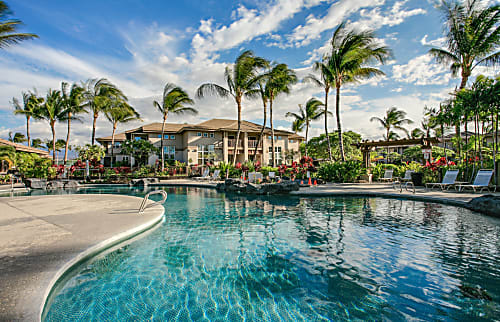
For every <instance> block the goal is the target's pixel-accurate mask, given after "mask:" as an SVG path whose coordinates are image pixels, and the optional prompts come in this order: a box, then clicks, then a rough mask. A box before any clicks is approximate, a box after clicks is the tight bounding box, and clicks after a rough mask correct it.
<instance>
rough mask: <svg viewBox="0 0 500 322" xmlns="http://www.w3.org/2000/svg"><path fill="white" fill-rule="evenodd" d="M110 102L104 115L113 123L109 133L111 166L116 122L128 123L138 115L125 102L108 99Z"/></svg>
mask: <svg viewBox="0 0 500 322" xmlns="http://www.w3.org/2000/svg"><path fill="white" fill-rule="evenodd" d="M110 104H114V105H113V106H110V107H108V108H107V109H106V110H105V112H104V115H105V116H106V118H107V119H108V121H110V122H111V124H113V133H112V134H111V166H113V157H114V145H115V132H116V127H117V126H118V123H128V122H132V121H135V120H139V119H140V115H139V113H137V111H136V110H135V109H134V108H133V107H132V106H130V105H128V103H127V102H123V101H122V102H116V101H110ZM162 137H163V135H162Z"/></svg>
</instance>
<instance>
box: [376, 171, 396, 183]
mask: <svg viewBox="0 0 500 322" xmlns="http://www.w3.org/2000/svg"><path fill="white" fill-rule="evenodd" d="M393 173H394V170H385V172H384V177H383V178H379V180H380V181H384V182H390V181H392V180H393V179H392V174H393Z"/></svg>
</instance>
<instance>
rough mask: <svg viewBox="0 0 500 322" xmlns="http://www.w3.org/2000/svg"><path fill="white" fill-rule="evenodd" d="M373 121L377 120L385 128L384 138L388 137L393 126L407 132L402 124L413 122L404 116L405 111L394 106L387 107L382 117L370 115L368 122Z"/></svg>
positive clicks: (387, 138)
mask: <svg viewBox="0 0 500 322" xmlns="http://www.w3.org/2000/svg"><path fill="white" fill-rule="evenodd" d="M373 121H377V122H379V124H380V125H381V126H382V127H383V128H384V129H385V133H386V134H385V138H386V140H389V139H390V133H391V130H392V129H393V128H394V129H396V130H401V131H403V132H405V133H407V134H408V130H407V129H406V128H404V127H403V125H405V124H412V123H413V121H412V120H410V119H407V118H406V112H405V111H402V110H398V109H397V107H395V106H393V107H391V108H389V109H387V111H386V113H385V116H384V117H382V118H380V117H377V116H373V117H371V118H370V122H373Z"/></svg>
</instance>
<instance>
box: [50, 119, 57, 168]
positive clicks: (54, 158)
mask: <svg viewBox="0 0 500 322" xmlns="http://www.w3.org/2000/svg"><path fill="white" fill-rule="evenodd" d="M55 123H56V122H55V121H51V122H50V129H51V130H52V163H53V164H55V162H56V127H55Z"/></svg>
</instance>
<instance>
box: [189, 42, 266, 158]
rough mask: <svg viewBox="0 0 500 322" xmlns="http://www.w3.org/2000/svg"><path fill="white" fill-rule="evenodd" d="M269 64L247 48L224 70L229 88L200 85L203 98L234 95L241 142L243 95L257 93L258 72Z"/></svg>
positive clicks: (199, 90)
mask: <svg viewBox="0 0 500 322" xmlns="http://www.w3.org/2000/svg"><path fill="white" fill-rule="evenodd" d="M268 65H269V63H268V61H267V60H265V59H264V58H260V57H256V56H255V55H254V54H253V52H252V51H250V50H246V51H244V52H243V53H241V54H240V55H239V56H238V58H236V61H235V64H234V66H233V68H231V67H229V66H227V67H226V70H225V72H224V78H225V79H226V83H227V88H224V87H222V86H220V85H217V84H214V83H205V84H202V85H201V86H200V87H198V90H197V92H196V96H197V97H198V98H203V97H205V96H206V95H217V96H219V97H221V98H228V97H230V96H231V97H233V98H234V100H235V102H236V106H237V112H238V131H237V133H236V141H235V142H239V138H240V133H241V110H242V100H243V97H244V96H245V97H247V98H254V97H255V96H256V95H257V92H256V87H257V84H258V83H259V81H260V80H261V79H262V77H259V76H258V74H257V72H258V70H259V69H261V68H266V67H267V66H268ZM236 149H237V147H236ZM236 149H235V153H234V157H233V165H234V164H235V163H236V156H237V153H236Z"/></svg>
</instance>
